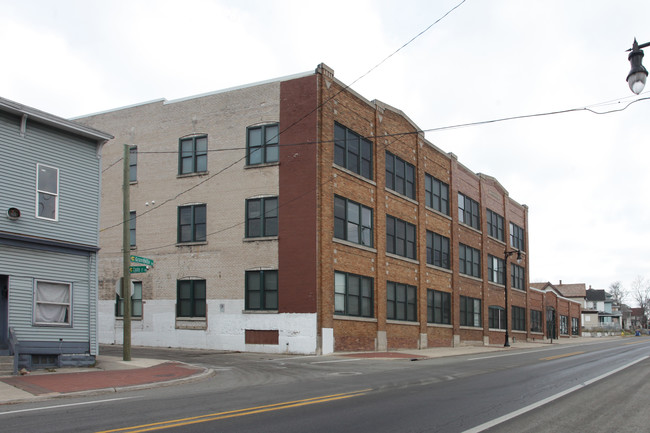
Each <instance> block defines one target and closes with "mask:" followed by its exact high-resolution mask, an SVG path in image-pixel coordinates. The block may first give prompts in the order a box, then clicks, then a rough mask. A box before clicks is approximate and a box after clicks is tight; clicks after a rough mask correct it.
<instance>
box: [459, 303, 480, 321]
mask: <svg viewBox="0 0 650 433" xmlns="http://www.w3.org/2000/svg"><path fill="white" fill-rule="evenodd" d="M460 325H461V326H475V327H481V326H482V325H481V300H480V299H478V298H470V297H469V296H461V297H460Z"/></svg>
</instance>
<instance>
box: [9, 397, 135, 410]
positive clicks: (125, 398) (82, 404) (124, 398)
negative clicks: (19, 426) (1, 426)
mask: <svg viewBox="0 0 650 433" xmlns="http://www.w3.org/2000/svg"><path fill="white" fill-rule="evenodd" d="M142 397H144V396H142V395H136V396H133V397H118V398H109V399H107V400H95V401H84V402H81V403H68V404H59V405H56V406H44V407H33V408H31V409H19V410H10V411H8V412H0V415H9V414H12V413H21V412H32V411H35V410H47V409H59V408H62V407H71V406H84V405H87V404H99V403H109V402H112V401H118V400H129V399H131V398H142Z"/></svg>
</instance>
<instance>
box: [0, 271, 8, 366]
mask: <svg viewBox="0 0 650 433" xmlns="http://www.w3.org/2000/svg"><path fill="white" fill-rule="evenodd" d="M8 350H9V276H8V275H0V354H2V353H3V352H5V351H8Z"/></svg>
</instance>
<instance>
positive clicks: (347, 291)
mask: <svg viewBox="0 0 650 433" xmlns="http://www.w3.org/2000/svg"><path fill="white" fill-rule="evenodd" d="M373 305H374V304H373V279H372V278H370V277H364V276H361V275H355V274H348V273H346V272H338V271H337V272H334V313H335V314H343V315H347V316H360V317H373V316H374V306H373Z"/></svg>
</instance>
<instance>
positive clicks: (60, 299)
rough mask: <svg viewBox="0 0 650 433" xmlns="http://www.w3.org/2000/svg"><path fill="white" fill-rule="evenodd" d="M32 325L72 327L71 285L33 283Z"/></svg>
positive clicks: (54, 282) (43, 282) (41, 281)
mask: <svg viewBox="0 0 650 433" xmlns="http://www.w3.org/2000/svg"><path fill="white" fill-rule="evenodd" d="M34 324H35V325H48V326H71V325H72V284H70V283H63V282H58V281H45V280H35V281H34Z"/></svg>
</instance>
